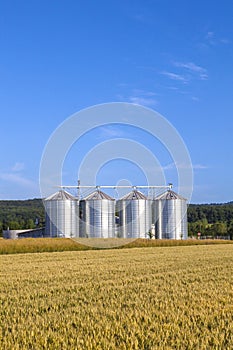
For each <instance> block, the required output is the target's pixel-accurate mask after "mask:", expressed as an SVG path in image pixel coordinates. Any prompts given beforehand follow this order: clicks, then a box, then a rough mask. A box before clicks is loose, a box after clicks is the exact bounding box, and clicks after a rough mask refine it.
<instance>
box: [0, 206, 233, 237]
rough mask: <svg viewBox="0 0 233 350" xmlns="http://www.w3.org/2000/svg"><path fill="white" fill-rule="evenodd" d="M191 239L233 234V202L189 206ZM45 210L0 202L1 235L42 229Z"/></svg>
mask: <svg viewBox="0 0 233 350" xmlns="http://www.w3.org/2000/svg"><path fill="white" fill-rule="evenodd" d="M187 215H188V229H189V236H197V235H198V233H199V232H200V233H201V235H202V236H203V235H204V236H211V237H215V236H226V235H231V236H232V234H233V202H230V203H225V204H190V205H189V206H188V213H187ZM44 223H45V210H44V206H43V202H42V200H41V199H28V200H2V201H0V233H1V232H2V230H6V229H7V228H8V227H9V229H11V230H20V229H33V228H36V227H43V226H44Z"/></svg>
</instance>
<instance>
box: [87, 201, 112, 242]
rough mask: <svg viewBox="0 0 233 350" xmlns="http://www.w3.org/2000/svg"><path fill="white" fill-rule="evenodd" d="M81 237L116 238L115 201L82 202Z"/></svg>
mask: <svg viewBox="0 0 233 350" xmlns="http://www.w3.org/2000/svg"><path fill="white" fill-rule="evenodd" d="M80 237H90V238H94V237H96V238H112V237H115V201H114V200H108V199H93V200H92V199H90V200H88V199H86V200H81V201H80Z"/></svg>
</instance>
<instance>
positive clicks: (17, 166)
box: [12, 162, 24, 172]
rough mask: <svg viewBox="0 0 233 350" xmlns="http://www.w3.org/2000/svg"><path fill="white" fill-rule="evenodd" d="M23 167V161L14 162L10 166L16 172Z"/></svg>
mask: <svg viewBox="0 0 233 350" xmlns="http://www.w3.org/2000/svg"><path fill="white" fill-rule="evenodd" d="M23 169H24V163H22V162H16V163H15V165H14V166H13V167H12V171H15V172H18V171H22V170H23Z"/></svg>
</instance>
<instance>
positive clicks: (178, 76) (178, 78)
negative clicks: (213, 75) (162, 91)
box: [160, 71, 188, 84]
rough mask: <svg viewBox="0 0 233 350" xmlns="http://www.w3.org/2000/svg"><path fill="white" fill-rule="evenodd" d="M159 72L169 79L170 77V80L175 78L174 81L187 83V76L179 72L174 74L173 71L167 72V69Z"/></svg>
mask: <svg viewBox="0 0 233 350" xmlns="http://www.w3.org/2000/svg"><path fill="white" fill-rule="evenodd" d="M160 74H163V75H165V76H167V77H168V78H169V79H172V80H176V81H181V82H183V83H185V84H187V83H188V78H187V77H186V76H184V75H181V74H176V73H173V72H167V71H163V72H160Z"/></svg>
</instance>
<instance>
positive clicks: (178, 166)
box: [163, 162, 209, 170]
mask: <svg viewBox="0 0 233 350" xmlns="http://www.w3.org/2000/svg"><path fill="white" fill-rule="evenodd" d="M190 167H191V168H192V169H193V170H201V169H208V168H209V167H208V166H207V165H203V164H176V163H174V162H173V163H169V164H167V165H165V166H163V170H173V169H190Z"/></svg>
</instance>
